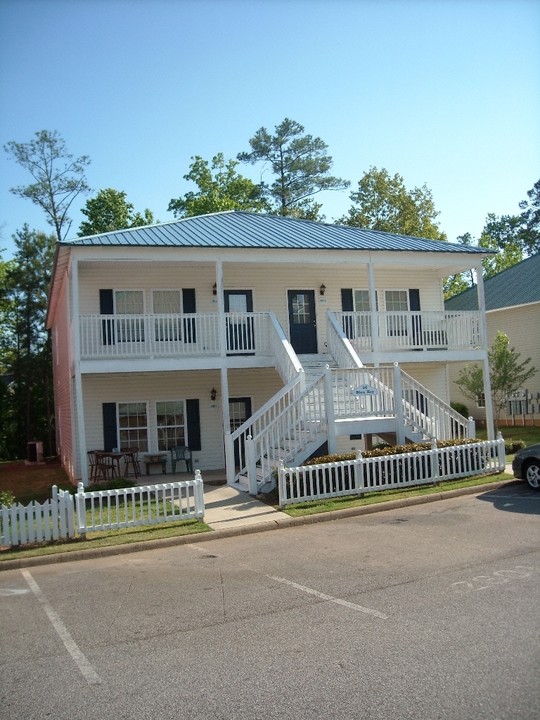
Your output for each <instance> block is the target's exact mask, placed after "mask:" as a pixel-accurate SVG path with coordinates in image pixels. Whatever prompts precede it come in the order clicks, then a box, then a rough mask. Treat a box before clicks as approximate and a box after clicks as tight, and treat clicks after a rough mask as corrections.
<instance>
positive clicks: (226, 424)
mask: <svg viewBox="0 0 540 720" xmlns="http://www.w3.org/2000/svg"><path fill="white" fill-rule="evenodd" d="M221 418H222V425H223V438H224V440H225V470H226V475H227V483H229V484H231V483H233V482H234V447H233V444H232V442H231V413H230V408H229V374H228V371H227V368H221Z"/></svg>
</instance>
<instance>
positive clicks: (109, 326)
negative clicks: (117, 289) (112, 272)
mask: <svg viewBox="0 0 540 720" xmlns="http://www.w3.org/2000/svg"><path fill="white" fill-rule="evenodd" d="M99 313H100V315H112V314H113V313H114V299H113V291H112V290H100V291H99ZM101 342H102V344H103V345H114V320H102V321H101Z"/></svg>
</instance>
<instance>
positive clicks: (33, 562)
mask: <svg viewBox="0 0 540 720" xmlns="http://www.w3.org/2000/svg"><path fill="white" fill-rule="evenodd" d="M515 482H516V481H515V479H510V480H500V481H498V482H492V483H485V484H484V485H473V486H471V487H466V488H458V489H455V490H441V491H440V492H438V493H432V494H430V495H418V496H415V497H409V498H400V499H397V500H387V501H385V502H381V503H374V504H373V505H362V506H359V507H351V508H344V509H342V510H331V511H329V512H322V513H316V514H314V515H304V516H302V517H296V518H294V517H289V516H288V517H286V518H282V517H280V518H279V519H278V520H269V521H266V522H262V523H258V524H253V525H240V526H237V527H234V528H229V529H225V530H214V531H212V532H202V533H195V534H193V535H181V536H178V537H170V538H161V539H159V540H145V541H142V542H135V543H127V544H125V545H110V546H107V547H102V548H95V549H93V548H90V549H87V550H73V551H72V552H64V553H57V554H51V555H43V556H39V557H28V558H20V559H14V560H1V559H0V572H2V571H5V570H18V569H20V568H26V567H36V566H39V565H56V564H59V563H66V562H75V561H78V560H94V559H98V558H106V557H113V556H115V555H127V554H128V553H136V552H142V551H144V550H159V549H160V548H169V547H175V546H177V545H193V544H194V543H201V542H208V541H210V540H221V539H225V538H230V537H237V536H240V535H253V534H255V533H261V532H269V531H271V530H278V529H284V528H291V527H301V526H302V525H313V524H315V523H320V522H331V521H334V520H341V519H344V518H351V517H357V516H360V515H372V514H374V513H378V512H385V511H386V510H396V509H399V508H407V507H413V506H415V505H425V504H427V503H432V502H438V501H440V500H446V499H449V498H454V497H460V496H463V495H480V494H482V493H484V492H487V491H489V490H497V489H499V488H501V487H504V486H506V485H512V484H514V483H515Z"/></svg>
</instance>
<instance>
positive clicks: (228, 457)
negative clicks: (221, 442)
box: [225, 432, 234, 485]
mask: <svg viewBox="0 0 540 720" xmlns="http://www.w3.org/2000/svg"><path fill="white" fill-rule="evenodd" d="M225 470H226V475H227V484H228V485H232V484H233V483H234V443H233V440H232V437H231V433H230V432H226V433H225Z"/></svg>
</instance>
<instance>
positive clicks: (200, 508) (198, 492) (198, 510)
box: [194, 468, 204, 520]
mask: <svg viewBox="0 0 540 720" xmlns="http://www.w3.org/2000/svg"><path fill="white" fill-rule="evenodd" d="M194 495H195V514H196V515H197V517H198V518H199V519H200V520H204V488H203V479H202V475H201V471H200V470H199V469H198V468H197V470H195V493H194Z"/></svg>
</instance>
